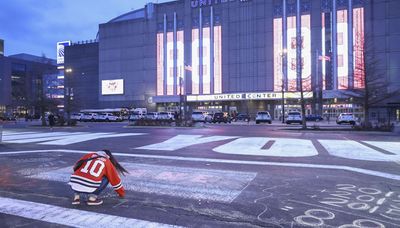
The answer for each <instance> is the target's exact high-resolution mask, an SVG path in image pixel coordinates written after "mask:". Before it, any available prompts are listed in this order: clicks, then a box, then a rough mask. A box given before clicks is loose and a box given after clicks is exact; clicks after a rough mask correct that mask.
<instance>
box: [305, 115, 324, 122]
mask: <svg viewBox="0 0 400 228" xmlns="http://www.w3.org/2000/svg"><path fill="white" fill-rule="evenodd" d="M321 120H324V118H322V116H320V115H314V114H311V115H306V121H315V122H318V121H321Z"/></svg>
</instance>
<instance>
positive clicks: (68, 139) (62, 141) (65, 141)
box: [39, 132, 146, 146]
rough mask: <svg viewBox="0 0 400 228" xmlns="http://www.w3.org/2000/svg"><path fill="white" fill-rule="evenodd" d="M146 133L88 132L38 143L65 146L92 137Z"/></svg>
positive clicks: (113, 136) (114, 136)
mask: <svg viewBox="0 0 400 228" xmlns="http://www.w3.org/2000/svg"><path fill="white" fill-rule="evenodd" d="M145 134H146V133H122V134H120V133H113V132H111V133H89V134H85V135H72V136H66V137H65V138H63V139H59V140H54V141H49V142H44V143H39V144H41V145H59V146H65V145H69V144H74V143H79V142H85V141H89V140H93V139H101V138H116V137H126V136H136V135H145Z"/></svg>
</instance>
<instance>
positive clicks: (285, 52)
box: [279, 49, 287, 123]
mask: <svg viewBox="0 0 400 228" xmlns="http://www.w3.org/2000/svg"><path fill="white" fill-rule="evenodd" d="M279 54H280V56H281V67H282V89H281V91H282V123H285V69H284V63H285V61H286V55H287V49H283V50H282V51H281V52H280V53H279Z"/></svg>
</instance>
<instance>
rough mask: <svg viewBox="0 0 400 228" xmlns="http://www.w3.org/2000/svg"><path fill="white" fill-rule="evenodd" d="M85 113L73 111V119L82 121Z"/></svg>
mask: <svg viewBox="0 0 400 228" xmlns="http://www.w3.org/2000/svg"><path fill="white" fill-rule="evenodd" d="M82 118H83V113H72V114H71V120H79V121H82Z"/></svg>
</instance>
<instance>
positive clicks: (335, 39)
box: [65, 0, 400, 118]
mask: <svg viewBox="0 0 400 228" xmlns="http://www.w3.org/2000/svg"><path fill="white" fill-rule="evenodd" d="M299 6H300V7H298V6H297V1H295V0H268V1H266V0H180V1H171V2H167V3H162V4H153V3H149V4H147V5H145V7H144V8H143V9H139V10H135V11H131V12H128V13H126V14H124V15H121V16H118V17H116V18H114V19H112V20H110V21H109V22H107V23H104V24H100V25H99V32H98V35H97V38H96V40H93V41H91V42H79V43H73V44H72V45H71V46H69V47H66V50H65V67H66V68H70V69H72V73H71V74H70V75H69V77H70V79H71V80H70V81H71V84H70V85H69V86H70V87H75V89H74V91H75V92H74V96H75V100H77V101H81V102H82V104H84V105H81V109H83V108H116V107H147V108H148V109H149V110H154V111H162V110H178V109H179V107H182V108H183V107H186V109H187V110H189V111H190V110H207V111H216V110H221V111H237V112H245V113H246V112H247V113H250V114H254V113H256V112H257V111H260V110H268V111H270V113H273V114H274V117H275V118H278V117H279V116H280V114H281V108H282V103H283V102H284V104H285V109H286V110H292V109H299V107H300V106H299V104H300V103H299V100H300V93H299V91H300V80H301V82H302V85H303V90H304V91H305V92H304V97H305V99H306V104H307V105H306V106H307V112H308V113H318V114H324V115H331V116H336V115H337V113H339V112H355V113H361V111H362V106H361V104H358V103H356V102H354V97H353V96H352V91H357V90H358V89H364V87H365V71H364V70H363V65H364V64H365V56H364V54H365V48H366V47H365V43H366V40H367V39H368V40H369V41H370V44H371V45H372V46H374V49H373V53H372V54H373V55H374V56H376V58H377V59H379V60H380V63H379V65H378V66H377V68H378V69H379V70H380V72H381V73H382V75H384V77H385V80H386V82H387V83H388V85H389V86H388V88H387V89H388V91H393V90H396V89H397V90H398V89H400V76H399V69H400V64H399V58H400V42H399V40H400V39H399V38H400V32H399V30H398V27H400V12H399V11H400V1H396V0H387V1H371V0H336V1H335V0H334V1H332V0H301V1H300V5H299ZM297 9H299V10H297ZM298 18H300V19H299V20H296V19H298ZM297 32H301V39H298V40H296V34H297ZM300 40H301V45H298V44H297V43H299V42H298V41H300ZM298 49H301V58H300V55H299V54H298ZM298 65H300V66H301V70H300V71H299V68H298V67H297V66H298ZM298 71H299V72H298ZM67 87H68V85H67ZM380 92H383V91H380ZM377 96H379V94H377ZM282 97H284V98H285V99H282ZM85 99H91V101H92V102H85ZM396 99H397V100H399V99H398V98H396ZM392 112H394V115H396V114H397V115H400V111H399V110H396V109H394V110H392ZM396 112H397V113H396ZM394 115H392V116H394Z"/></svg>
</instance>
